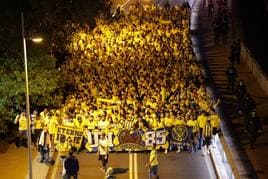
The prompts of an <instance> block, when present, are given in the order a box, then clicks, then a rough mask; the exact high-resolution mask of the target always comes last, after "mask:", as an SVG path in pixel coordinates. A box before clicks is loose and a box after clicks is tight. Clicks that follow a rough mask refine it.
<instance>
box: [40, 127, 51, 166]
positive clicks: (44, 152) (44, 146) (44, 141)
mask: <svg viewBox="0 0 268 179" xmlns="http://www.w3.org/2000/svg"><path fill="white" fill-rule="evenodd" d="M38 144H39V147H38V148H39V149H38V150H39V152H40V155H41V159H40V161H39V162H40V163H49V162H50V158H49V151H50V148H51V141H50V137H49V133H48V128H47V126H45V127H44V128H43V131H42V132H41V135H40V139H39V142H38Z"/></svg>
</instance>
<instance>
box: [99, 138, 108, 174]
mask: <svg viewBox="0 0 268 179" xmlns="http://www.w3.org/2000/svg"><path fill="white" fill-rule="evenodd" d="M98 154H99V160H100V161H101V162H102V168H100V170H102V171H103V172H105V171H106V169H107V163H108V158H109V147H108V141H107V138H106V135H105V133H102V134H101V136H100V140H99V146H98Z"/></svg>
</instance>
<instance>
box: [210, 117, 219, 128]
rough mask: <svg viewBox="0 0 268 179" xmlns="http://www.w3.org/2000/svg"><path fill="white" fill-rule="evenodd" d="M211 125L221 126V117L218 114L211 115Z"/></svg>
mask: <svg viewBox="0 0 268 179" xmlns="http://www.w3.org/2000/svg"><path fill="white" fill-rule="evenodd" d="M209 119H210V123H211V127H214V128H219V127H220V117H219V116H218V115H217V114H213V115H211V116H209Z"/></svg>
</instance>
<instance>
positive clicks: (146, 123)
mask: <svg viewBox="0 0 268 179" xmlns="http://www.w3.org/2000/svg"><path fill="white" fill-rule="evenodd" d="M189 17H190V10H189V9H187V8H183V7H180V6H175V7H173V8H170V9H165V8H162V7H157V8H156V7H155V6H146V7H142V6H133V7H131V8H130V9H129V11H128V13H124V12H120V16H119V18H117V19H116V20H104V19H101V18H100V19H96V22H97V25H96V27H95V28H94V30H92V31H90V30H88V29H81V30H80V31H79V32H78V33H76V34H74V36H73V37H72V38H71V41H72V43H71V44H70V45H69V46H68V49H69V51H70V53H72V58H71V60H69V61H68V63H66V64H65V65H64V67H63V68H62V70H63V71H64V72H65V73H66V75H67V76H68V82H69V83H70V84H71V85H73V86H74V89H75V92H74V93H73V94H72V95H69V96H68V97H67V99H66V102H65V104H64V105H63V106H62V108H60V109H58V110H55V109H53V110H50V111H48V110H45V111H43V112H41V114H40V118H41V120H42V121H43V122H44V124H45V125H47V126H48V130H49V133H50V134H51V137H53V134H54V133H55V129H56V126H57V125H59V124H61V125H66V126H72V127H76V128H80V129H86V130H100V131H102V132H107V131H114V133H118V132H119V131H120V130H121V129H129V130H135V129H142V130H144V131H146V130H148V129H158V128H170V127H173V126H176V125H186V126H188V127H189V128H190V129H191V131H192V134H193V135H192V140H193V144H194V145H195V143H196V142H194V141H195V138H196V137H197V136H198V132H199V129H200V128H203V127H204V126H203V125H204V124H205V123H206V121H207V120H208V119H209V120H210V121H211V124H212V125H213V127H214V128H219V117H218V116H217V115H216V116H217V117H215V113H214V112H212V111H213V102H212V100H211V99H210V97H209V96H208V94H207V92H206V87H205V78H204V76H203V74H202V70H203V69H202V67H201V66H200V65H199V63H198V62H197V61H196V59H195V55H194V52H193V48H192V43H191V39H190V28H189V21H190V20H189ZM201 111H204V114H205V115H204V114H201V113H200V112H201ZM214 120H215V121H214ZM34 124H35V123H34Z"/></svg>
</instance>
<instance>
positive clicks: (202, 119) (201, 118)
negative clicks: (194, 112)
mask: <svg viewBox="0 0 268 179" xmlns="http://www.w3.org/2000/svg"><path fill="white" fill-rule="evenodd" d="M197 122H198V126H199V128H204V127H205V125H206V122H207V116H205V115H199V116H198V117H197Z"/></svg>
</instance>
